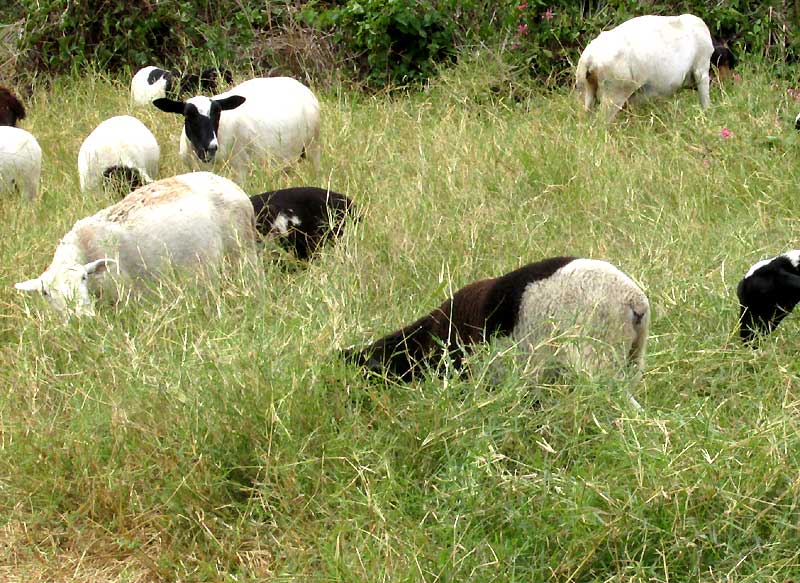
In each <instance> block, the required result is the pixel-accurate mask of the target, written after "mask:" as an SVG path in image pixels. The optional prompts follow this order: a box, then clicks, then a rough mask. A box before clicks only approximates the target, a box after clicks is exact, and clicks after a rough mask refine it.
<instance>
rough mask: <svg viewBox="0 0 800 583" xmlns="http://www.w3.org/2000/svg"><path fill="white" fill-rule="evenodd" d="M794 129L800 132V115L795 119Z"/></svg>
mask: <svg viewBox="0 0 800 583" xmlns="http://www.w3.org/2000/svg"><path fill="white" fill-rule="evenodd" d="M794 129H796V130H800V113H798V114H797V117H795V118H794Z"/></svg>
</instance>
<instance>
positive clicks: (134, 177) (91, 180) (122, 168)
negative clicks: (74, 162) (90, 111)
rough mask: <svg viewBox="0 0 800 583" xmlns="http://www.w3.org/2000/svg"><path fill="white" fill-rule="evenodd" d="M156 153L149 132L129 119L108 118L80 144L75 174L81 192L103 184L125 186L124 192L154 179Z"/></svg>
mask: <svg viewBox="0 0 800 583" xmlns="http://www.w3.org/2000/svg"><path fill="white" fill-rule="evenodd" d="M159 156H160V149H159V147H158V142H157V141H156V138H155V136H154V135H153V134H152V132H151V131H150V130H149V129H147V126H145V125H144V124H143V123H142V122H140V121H139V120H138V119H136V118H135V117H131V116H130V115H118V116H115V117H111V118H109V119H107V120H105V121H103V122H101V123H100V125H98V126H97V127H96V128H95V129H94V130H93V131H92V133H91V134H89V135H88V136H87V138H86V139H85V140H84V141H83V144H81V149H80V151H79V152H78V173H79V175H80V185H81V191H82V192H86V191H91V190H96V189H98V188H100V187H101V186H102V185H103V183H104V182H105V181H106V180H109V179H110V180H112V181H117V182H121V183H123V184H127V185H128V186H129V188H128V191H130V190H135V189H136V188H138V187H139V186H142V185H144V184H148V183H150V182H153V180H155V179H156V178H157V176H158V164H159Z"/></svg>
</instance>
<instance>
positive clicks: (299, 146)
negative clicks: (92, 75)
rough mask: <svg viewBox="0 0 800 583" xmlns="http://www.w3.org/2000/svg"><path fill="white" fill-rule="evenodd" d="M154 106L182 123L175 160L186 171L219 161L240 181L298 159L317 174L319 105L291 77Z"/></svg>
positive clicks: (160, 101)
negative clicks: (178, 158) (257, 171)
mask: <svg viewBox="0 0 800 583" xmlns="http://www.w3.org/2000/svg"><path fill="white" fill-rule="evenodd" d="M153 105H155V106H156V107H158V108H159V109H161V110H162V111H166V112H168V113H177V114H180V115H183V116H184V117H185V123H184V128H183V132H182V133H181V139H180V155H181V158H182V159H183V161H184V163H186V165H187V166H188V167H189V168H191V169H198V168H201V167H202V166H203V165H204V164H212V163H213V162H214V161H215V160H219V161H220V162H222V163H227V164H229V165H230V166H231V168H232V169H233V172H234V175H235V176H236V178H237V180H239V181H241V180H243V179H244V178H245V177H246V176H247V173H248V172H249V171H250V170H251V169H252V168H259V167H261V166H263V165H264V164H268V163H271V162H276V161H277V162H290V161H293V160H296V159H298V158H300V157H303V156H307V157H308V158H309V159H311V161H312V163H313V164H314V168H315V169H319V161H320V142H319V132H320V109H319V102H318V101H317V98H316V97H315V96H314V94H313V93H312V92H311V90H310V89H309V88H308V87H306V86H305V85H303V84H302V83H300V82H299V81H297V80H295V79H292V78H290V77H272V78H256V79H250V80H249V81H245V82H244V83H241V84H239V85H237V86H236V87H234V88H233V89H231V90H230V91H226V92H225V93H221V94H220V95H217V96H216V97H213V98H209V97H203V96H198V97H192V98H191V99H189V100H188V101H186V102H185V103H184V102H182V101H175V100H172V99H166V98H164V99H156V100H155V101H154V102H153Z"/></svg>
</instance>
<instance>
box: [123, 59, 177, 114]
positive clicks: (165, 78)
mask: <svg viewBox="0 0 800 583" xmlns="http://www.w3.org/2000/svg"><path fill="white" fill-rule="evenodd" d="M172 85H173V74H172V73H171V72H169V71H167V70H165V69H160V68H158V67H153V66H150V67H145V68H143V69H139V70H138V71H137V72H136V74H135V75H134V76H133V79H132V80H131V103H133V105H136V106H140V107H141V106H145V105H150V104H151V103H152V102H153V100H155V99H159V98H161V97H166V96H167V94H168V93H169V92H170V91H171V90H172Z"/></svg>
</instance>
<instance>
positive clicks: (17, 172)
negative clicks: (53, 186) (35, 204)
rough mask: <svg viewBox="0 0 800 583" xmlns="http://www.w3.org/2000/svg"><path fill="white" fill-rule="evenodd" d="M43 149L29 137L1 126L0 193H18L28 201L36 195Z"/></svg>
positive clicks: (24, 132)
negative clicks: (8, 191)
mask: <svg viewBox="0 0 800 583" xmlns="http://www.w3.org/2000/svg"><path fill="white" fill-rule="evenodd" d="M41 172H42V148H41V147H40V146H39V142H37V141H36V138H34V137H33V135H32V134H30V133H28V132H26V131H25V130H23V129H20V128H15V127H12V126H0V190H11V191H13V190H19V191H20V192H21V193H22V194H24V195H25V196H26V197H27V198H28V200H34V199H35V198H36V195H37V194H38V192H39V177H40V176H41Z"/></svg>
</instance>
